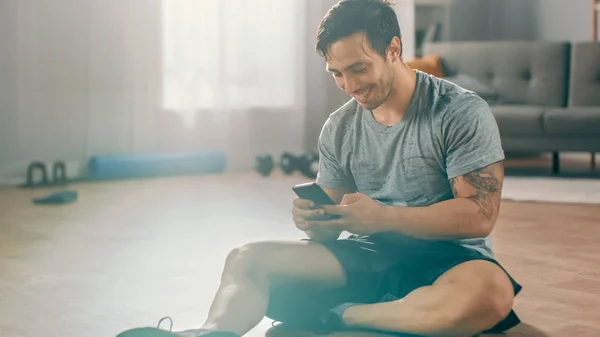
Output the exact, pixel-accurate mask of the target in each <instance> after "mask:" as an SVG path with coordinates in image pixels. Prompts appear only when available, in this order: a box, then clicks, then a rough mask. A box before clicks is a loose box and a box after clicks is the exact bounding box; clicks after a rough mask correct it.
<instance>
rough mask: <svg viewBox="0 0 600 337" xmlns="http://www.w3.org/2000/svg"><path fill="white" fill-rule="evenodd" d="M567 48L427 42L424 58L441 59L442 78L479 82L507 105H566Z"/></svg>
mask: <svg viewBox="0 0 600 337" xmlns="http://www.w3.org/2000/svg"><path fill="white" fill-rule="evenodd" d="M570 50H571V49H570V44H569V43H568V42H551V41H464V42H429V43H426V44H425V45H424V48H423V51H424V53H425V55H441V57H442V64H443V66H444V75H445V76H447V77H452V76H456V75H458V74H465V75H468V76H470V77H473V78H476V79H478V80H480V81H481V82H482V83H486V84H488V83H489V85H490V86H491V87H492V89H493V90H494V91H495V92H497V93H498V96H499V99H501V101H502V102H504V103H508V104H517V105H538V106H557V107H564V106H566V105H567V87H568V70H569V56H570Z"/></svg>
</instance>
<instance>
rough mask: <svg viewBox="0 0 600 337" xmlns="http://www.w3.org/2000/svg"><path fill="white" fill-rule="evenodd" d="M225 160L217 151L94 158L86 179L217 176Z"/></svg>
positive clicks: (89, 165) (223, 167)
mask: <svg viewBox="0 0 600 337" xmlns="http://www.w3.org/2000/svg"><path fill="white" fill-rule="evenodd" d="M226 163H227V158H226V156H225V153H224V152H223V151H220V150H206V151H200V152H191V153H152V154H135V155H98V156H93V157H91V158H90V160H89V162H88V179H90V180H107V179H123V178H145V177H156V176H168V175H182V174H210V173H221V172H223V171H224V170H225V166H226Z"/></svg>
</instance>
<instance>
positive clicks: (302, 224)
mask: <svg viewBox="0 0 600 337" xmlns="http://www.w3.org/2000/svg"><path fill="white" fill-rule="evenodd" d="M324 214H325V212H324V211H323V210H322V209H316V208H315V204H314V203H313V202H312V201H310V200H305V199H300V198H296V199H294V208H293V209H292V216H293V219H294V223H295V224H296V227H298V229H299V230H301V231H307V230H309V229H310V223H309V221H310V220H313V219H316V218H318V216H320V215H324Z"/></svg>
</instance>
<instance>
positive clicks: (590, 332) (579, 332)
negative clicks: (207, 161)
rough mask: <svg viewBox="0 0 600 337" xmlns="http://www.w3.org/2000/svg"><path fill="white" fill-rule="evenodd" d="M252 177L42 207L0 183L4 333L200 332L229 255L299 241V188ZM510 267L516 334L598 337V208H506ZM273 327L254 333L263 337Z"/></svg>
mask: <svg viewBox="0 0 600 337" xmlns="http://www.w3.org/2000/svg"><path fill="white" fill-rule="evenodd" d="M301 181H305V179H303V178H301V177H296V176H294V177H281V176H277V177H273V178H266V179H263V178H260V177H258V176H256V175H254V174H235V175H222V176H204V177H178V178H167V179H154V180H140V181H121V182H110V183H96V184H93V183H91V184H81V185H76V186H70V188H72V189H76V190H77V191H78V193H79V200H78V202H77V203H74V204H69V205H63V206H34V205H33V204H32V203H31V199H32V198H34V197H40V196H43V195H45V194H47V193H50V192H52V191H54V190H52V189H36V190H23V189H11V188H6V189H0V336H3V337H4V336H6V337H33V336H36V337H57V336H60V337H70V336H78V337H83V336H85V337H96V336H97V337H107V336H115V335H116V334H117V333H118V332H120V331H123V330H125V329H129V328H132V327H138V326H153V325H155V324H156V322H157V321H158V319H160V318H161V317H163V316H167V315H169V316H171V317H173V319H174V323H175V326H174V328H175V329H178V330H179V329H187V328H192V327H197V326H198V325H199V324H200V323H201V322H202V321H203V319H204V317H205V315H206V313H207V310H208V306H209V304H210V301H211V300H212V295H213V294H214V291H215V290H216V287H217V285H218V280H219V277H220V272H221V267H222V264H223V261H224V258H225V256H226V255H227V253H228V252H229V251H230V250H231V249H232V248H234V247H236V246H239V245H241V244H243V243H245V242H248V241H254V240H264V239H283V240H297V239H299V238H301V237H302V236H301V234H300V233H298V232H297V231H296V230H294V227H293V225H292V222H291V219H290V210H291V206H290V205H291V200H292V198H293V197H294V196H293V193H292V192H291V190H290V187H291V185H292V184H294V183H297V182H301ZM494 233H495V234H494V244H495V249H496V252H497V255H498V257H499V260H500V261H501V262H502V263H503V264H504V265H505V267H506V268H507V269H508V270H509V271H510V272H511V273H512V274H513V276H514V277H515V278H516V279H517V280H518V281H519V282H520V283H522V285H523V286H524V289H523V291H522V293H521V295H520V296H519V297H518V298H517V301H516V305H515V310H516V312H517V313H518V314H519V315H520V317H521V318H522V320H523V322H524V323H523V325H521V326H520V327H518V328H517V329H515V330H514V331H511V332H510V333H509V334H508V336H578V337H585V336H589V337H592V336H600V319H599V318H600V206H578V205H548V204H525V203H512V202H510V203H509V202H505V203H503V205H502V209H501V215H500V219H499V221H498V224H497V227H496V230H495V232H494ZM269 324H270V321H268V320H265V321H263V322H262V323H261V325H260V326H258V327H257V328H256V329H255V330H253V331H252V332H251V334H249V336H255V337H256V336H264V331H265V330H266V329H267V328H268V327H269Z"/></svg>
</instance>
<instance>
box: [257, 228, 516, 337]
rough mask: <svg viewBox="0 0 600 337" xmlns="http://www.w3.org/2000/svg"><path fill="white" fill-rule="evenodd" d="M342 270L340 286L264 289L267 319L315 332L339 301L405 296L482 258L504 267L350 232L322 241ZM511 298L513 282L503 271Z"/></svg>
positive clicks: (442, 246) (455, 251) (441, 248)
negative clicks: (345, 235)
mask: <svg viewBox="0 0 600 337" xmlns="http://www.w3.org/2000/svg"><path fill="white" fill-rule="evenodd" d="M323 245H325V247H327V248H328V249H329V250H330V251H331V252H332V253H333V254H334V255H335V256H336V257H337V259H338V261H339V262H340V263H341V265H342V267H343V268H344V270H345V271H346V280H347V282H346V285H345V286H344V287H342V288H336V289H328V290H318V289H316V288H312V287H309V286H305V285H302V284H294V283H286V284H283V285H281V284H280V285H278V286H274V287H272V288H271V290H270V297H269V306H268V310H267V317H268V318H270V319H273V320H275V321H278V322H281V323H283V325H284V326H288V327H292V328H294V329H302V330H308V331H315V332H316V331H318V330H319V329H320V325H321V324H322V323H321V319H322V317H323V314H324V313H325V312H327V311H329V310H330V309H332V308H334V307H336V306H338V305H340V304H342V303H363V304H371V303H381V302H389V301H393V300H397V299H400V298H403V297H405V296H406V295H408V294H409V293H410V292H412V291H413V290H415V289H417V288H420V287H423V286H429V285H432V284H433V283H434V281H435V280H436V279H437V278H438V277H440V276H441V275H442V274H443V273H445V272H446V271H448V270H450V269H451V268H453V267H454V266H456V265H458V264H461V263H463V262H467V261H471V260H487V261H490V262H492V263H495V264H496V265H498V266H499V267H500V268H502V270H504V271H505V272H506V270H505V269H504V268H503V267H502V266H501V265H500V264H499V263H498V262H497V261H496V260H494V259H492V258H489V257H487V256H485V255H483V254H481V253H479V252H477V251H475V250H473V249H469V248H465V247H463V246H460V245H458V244H455V243H451V242H431V241H425V240H414V239H410V242H407V243H406V244H403V243H402V242H398V241H395V242H393V243H392V242H383V241H380V240H377V239H376V238H368V237H358V236H351V237H349V238H348V239H342V240H337V241H332V242H326V243H323ZM506 273H507V275H508V277H509V278H510V280H511V282H512V284H513V288H514V292H515V296H516V295H517V294H518V293H519V292H520V290H521V285H519V284H518V283H517V282H516V281H515V280H514V279H513V278H512V277H511V276H510V275H509V274H508V272H506ZM519 322H520V320H519V318H518V317H517V315H516V314H515V313H514V311H512V310H511V312H510V314H509V315H508V316H507V317H506V318H505V319H504V320H503V321H502V322H500V323H499V324H497V325H496V326H495V327H494V328H493V329H491V330H489V331H486V332H495V333H499V332H504V331H506V330H508V329H510V328H512V327H514V326H516V325H517V324H519Z"/></svg>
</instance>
